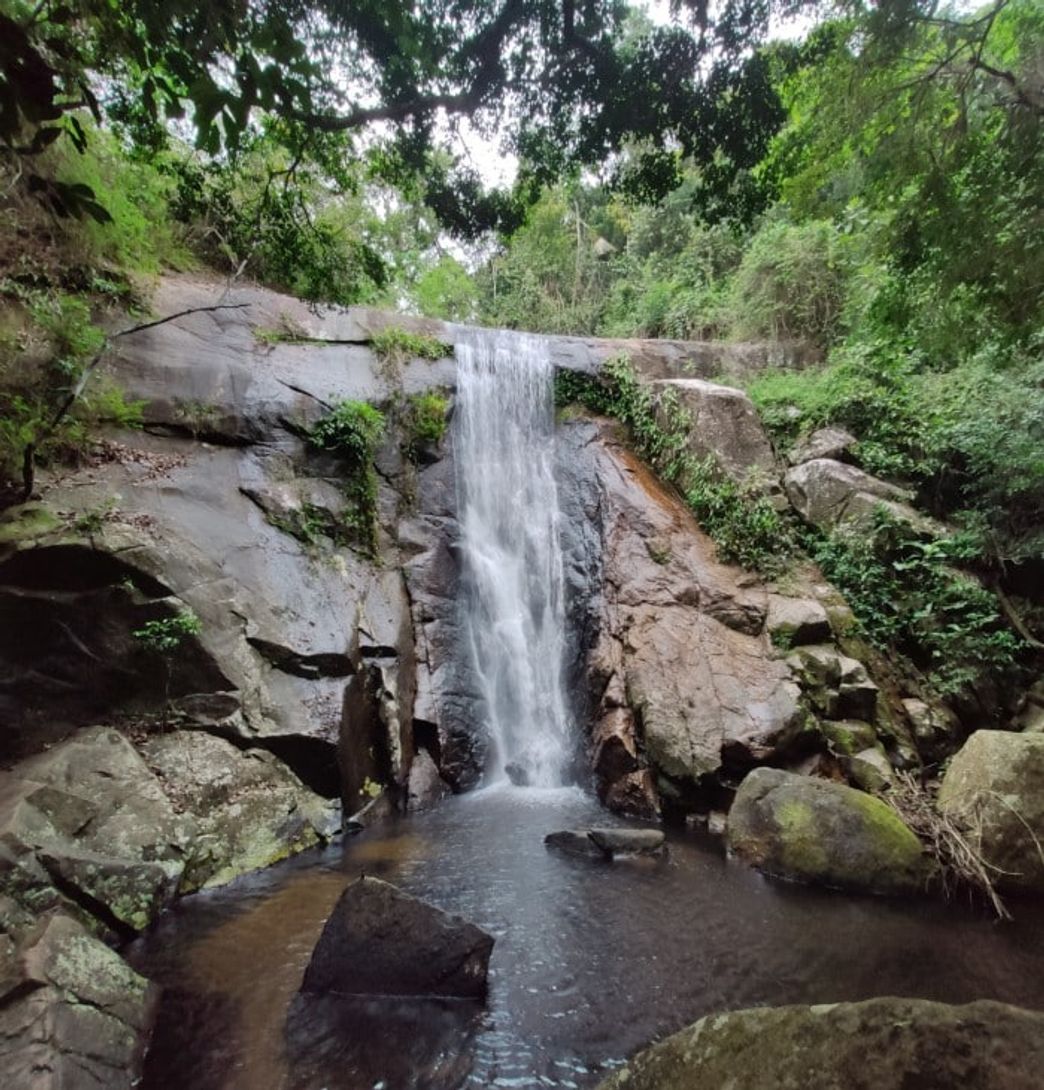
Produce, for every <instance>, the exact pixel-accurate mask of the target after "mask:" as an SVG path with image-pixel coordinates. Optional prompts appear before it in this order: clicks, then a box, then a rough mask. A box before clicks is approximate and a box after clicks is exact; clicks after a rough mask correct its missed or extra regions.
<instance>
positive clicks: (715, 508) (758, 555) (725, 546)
mask: <svg viewBox="0 0 1044 1090" xmlns="http://www.w3.org/2000/svg"><path fill="white" fill-rule="evenodd" d="M555 401H556V403H557V404H558V405H559V406H562V405H565V404H568V403H569V402H579V403H581V404H583V405H584V406H586V407H587V408H589V409H590V410H591V411H592V412H596V413H601V414H603V415H607V416H613V417H615V418H616V419H617V420H620V421H621V422H622V423H623V424H625V425H626V426H627V429H628V432H629V434H630V437H631V441H632V443H633V444H634V448H635V450H636V451H637V453H638V454H639V455H640V456H641V457H642V458H643V459H645V461H647V462H648V463H649V465H650V466H651V467H652V468H653V469H655V470H656V472H657V473H658V474H659V475H660V476H661V477H662V478H663V479H664V480H665V481H668V482H669V483H670V484H673V485H674V486H675V487H676V488H677V489H678V491H679V492H680V493H681V495H682V497H683V498H684V500H685V502H686V503H687V504H688V506H689V508H690V509H691V510H692V512H693V514H694V515H695V516H696V519H697V521H698V522H699V523H700V526H701V527H702V528H703V529H704V530H705V531H706V532H707V533H708V534H710V536H711V537H712V538H713V539H714V541H715V543H716V544H717V546H718V549H719V552H720V554H721V556H722V559H724V560H730V561H735V562H736V563H738V564H742V565H744V566H745V567H748V568H752V569H754V570H756V571H760V572H762V573H764V574H766V575H775V574H778V573H779V572H780V571H782V570H783V569H784V568H785V567H786V565H787V564H788V562H789V559H790V557H791V555H792V554H793V551H794V547H795V543H794V534H793V531H792V529H791V526H790V524H789V523H788V522H787V521H786V520H785V519H784V518H783V517H782V516H781V515H780V514H779V512H777V511H776V510H775V508H774V507H773V506H772V504H771V503H770V502H769V500H768V499H767V498H766V496H765V495H764V493H763V491H762V489H761V488H760V482H758V481H757V480H755V479H750V480H748V481H744V482H742V483H739V482H736V481H733V480H732V479H730V478H728V477H726V476H725V475H724V474H723V473H722V472H721V471H720V469H719V468H718V466H717V465H716V464H715V462H714V459H713V458H709V457H708V458H699V457H697V456H696V455H695V454H693V453H692V451H690V450H689V449H688V439H689V436H690V435H691V433H692V431H693V428H694V426H695V425H694V422H693V419H692V414H691V413H690V412H689V411H688V410H687V409H685V408H684V406H682V405H681V403H680V401H679V400H678V398H677V395H676V394H675V393H674V391H667V392H666V393H663V394H659V395H655V394H654V393H653V391H652V389H651V388H650V387H649V385H648V384H647V383H644V382H642V381H641V379H640V378H639V377H638V375H637V374H636V373H635V370H634V367H633V365H632V364H631V361H630V359H629V358H628V357H627V356H626V355H620V356H616V357H614V358H612V359H610V360H608V361H607V362H606V364H605V366H604V367H603V368H602V371H601V373H600V374H599V375H598V376H597V377H594V376H588V375H580V374H578V373H575V372H559V375H558V376H557V377H556V385H555Z"/></svg>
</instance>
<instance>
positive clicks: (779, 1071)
mask: <svg viewBox="0 0 1044 1090" xmlns="http://www.w3.org/2000/svg"><path fill="white" fill-rule="evenodd" d="M1042 1071H1044V1014H1041V1013H1039V1012H1037V1011H1028V1010H1022V1009H1020V1008H1018V1007H1011V1006H1008V1005H1006V1004H1004V1003H993V1002H989V1001H980V1002H977V1003H968V1004H967V1005H965V1006H950V1005H948V1004H945V1003H933V1002H930V1001H928V1000H926V999H893V998H882V999H869V1000H867V1001H865V1002H863V1003H833V1004H821V1005H819V1006H793V1007H775V1008H773V1007H763V1008H758V1009H755V1010H740V1011H730V1012H727V1013H724V1014H711V1015H708V1016H707V1017H705V1018H701V1019H700V1020H699V1021H698V1022H696V1023H695V1024H693V1025H691V1026H689V1027H688V1028H687V1029H683V1030H682V1031H681V1032H680V1033H675V1034H674V1035H673V1036H671V1037H668V1038H667V1039H666V1040H664V1041H660V1042H659V1043H657V1044H655V1045H652V1046H650V1047H649V1048H646V1049H645V1050H643V1051H642V1052H639V1053H638V1055H637V1056H635V1057H634V1058H633V1059H632V1060H631V1061H630V1062H629V1063H628V1064H627V1065H626V1066H624V1067H623V1068H622V1069H621V1070H619V1071H617V1072H614V1073H613V1074H612V1075H611V1076H610V1077H609V1078H608V1079H606V1080H605V1081H604V1082H602V1083H601V1084H600V1087H599V1090H624V1088H626V1090H695V1088H697V1087H698V1088H700V1090H725V1088H726V1087H727V1088H728V1090H781V1088H783V1087H788V1088H789V1087H795V1088H796V1087H800V1088H801V1090H914V1088H916V1090H954V1088H956V1087H960V1088H961V1090H1037V1088H1039V1087H1040V1085H1041V1072H1042Z"/></svg>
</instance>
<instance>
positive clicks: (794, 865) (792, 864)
mask: <svg viewBox="0 0 1044 1090" xmlns="http://www.w3.org/2000/svg"><path fill="white" fill-rule="evenodd" d="M773 816H774V819H775V822H776V826H777V827H778V829H779V837H780V847H781V849H782V857H783V865H784V867H785V868H786V869H787V870H788V871H789V872H791V873H793V874H805V875H810V876H816V875H826V874H828V873H829V871H830V861H829V859H828V856H827V852H826V850H825V849H824V846H823V841H822V830H821V829H820V827H819V823H818V822H817V820H816V814H815V810H814V809H813V807H812V806H811V804H810V803H807V802H805V801H804V800H802V799H795V798H788V799H784V800H783V801H782V802H781V803H780V804H779V805H778V806H777V807H776V808H775V811H774V813H773Z"/></svg>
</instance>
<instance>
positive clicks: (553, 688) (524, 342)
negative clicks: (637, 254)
mask: <svg viewBox="0 0 1044 1090" xmlns="http://www.w3.org/2000/svg"><path fill="white" fill-rule="evenodd" d="M456 352H457V360H458V406H457V415H456V422H455V427H456V436H455V440H456V442H455V446H456V465H457V495H458V500H459V504H460V512H461V544H462V547H463V555H464V591H465V593H464V610H465V625H464V631H465V633H466V635H467V639H468V644H469V646H468V651H469V653H470V655H471V660H472V665H473V667H474V669H475V672H476V675H477V677H478V683H479V693H480V696H481V702H482V705H483V707H482V714H484V715H485V718H486V722H487V724H488V727H489V733H490V740H491V743H492V752H491V754H490V759H489V768H488V775H489V778H490V779H491V780H494V781H496V780H499V779H501V778H503V777H504V776H505V774H506V772H505V770H506V769H509V768H510V769H511V770H512V774H511V778H512V779H514V780H516V782H526V783H529V784H531V785H533V786H537V787H554V786H557V785H559V784H561V783H562V782H563V776H564V773H565V768H566V763H567V758H568V753H569V733H570V732H569V716H568V713H567V710H566V708H567V702H566V698H565V692H564V687H563V677H562V675H563V662H564V655H565V610H564V603H563V593H562V587H563V579H562V552H561V548H560V546H559V537H558V491H557V488H556V486H555V477H554V472H553V463H554V401H553V391H552V379H553V369H552V367H551V364H550V361H549V360H548V356H547V350H546V347H545V345H544V343H543V342H542V341H541V339H540V338H537V337H531V336H526V335H524V334H517V333H505V332H487V331H480V330H474V331H469V332H468V334H467V335H466V337H465V338H464V339H463V340H462V341H458V342H457V346H456Z"/></svg>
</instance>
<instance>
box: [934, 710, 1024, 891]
mask: <svg viewBox="0 0 1044 1090" xmlns="http://www.w3.org/2000/svg"><path fill="white" fill-rule="evenodd" d="M939 808H940V810H942V811H943V813H945V814H947V815H948V816H950V817H953V818H955V819H957V820H959V821H960V822H961V823H962V824H963V825H964V826H965V828H966V829H967V831H968V832H969V834H970V835H971V836H972V837H973V839H974V840H975V841H977V842H978V845H979V849H980V851H981V852H982V855H983V858H984V859H985V860H986V862H987V863H989V864H990V865H991V866H993V867H996V868H997V873H996V875H995V876H994V877H995V880H996V882H997V885H998V886H1000V887H1001V888H1004V889H1012V890H1032V891H1034V892H1038V893H1044V855H1042V852H1041V845H1042V844H1044V734H1025V733H1023V734H1015V733H1009V732H1008V731H998V730H977V731H976V732H975V733H974V734H973V735H972V736H971V737H970V738H969V739H968V741H967V742H965V743H964V745H963V746H962V747H961V749H960V750H959V751H958V752H957V754H956V755H955V756H954V758H953V760H952V761H951V762H950V766H949V768H948V769H947V771H946V775H945V776H944V777H943V782H942V786H941V788H940V790H939Z"/></svg>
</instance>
